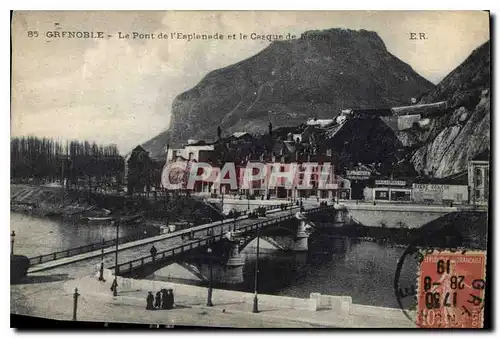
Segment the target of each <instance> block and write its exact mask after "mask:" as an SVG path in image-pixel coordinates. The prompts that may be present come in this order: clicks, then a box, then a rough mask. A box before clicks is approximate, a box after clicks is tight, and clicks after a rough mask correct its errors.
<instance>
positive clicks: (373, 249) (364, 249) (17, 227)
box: [11, 213, 417, 308]
mask: <svg viewBox="0 0 500 338" xmlns="http://www.w3.org/2000/svg"><path fill="white" fill-rule="evenodd" d="M11 230H14V231H15V232H16V237H15V244H14V245H15V246H14V248H15V253H16V254H21V255H26V256H28V257H33V256H37V255H40V254H48V253H51V252H54V251H58V250H64V249H69V248H73V247H77V246H82V245H86V244H91V243H96V242H99V241H100V240H101V239H102V238H104V239H106V240H108V239H113V238H115V236H116V228H115V227H113V226H110V225H92V226H88V225H75V224H73V223H62V222H58V221H54V220H50V219H41V218H35V217H31V216H27V215H23V214H17V213H11ZM138 231H154V229H153V228H152V227H148V226H144V225H143V226H139V227H137V226H132V227H131V226H129V227H126V226H125V227H123V228H121V229H120V237H123V236H127V235H132V234H134V233H137V232H138ZM318 243H320V244H318ZM318 243H316V242H315V241H313V242H312V243H310V245H309V252H308V253H294V252H283V251H276V250H270V249H261V251H260V254H259V292H260V293H267V294H277V295H283V296H292V297H301V298H308V297H309V294H310V293H312V292H319V293H322V294H329V295H346V296H351V297H352V300H353V303H357V304H365V305H373V306H384V307H393V308H397V307H398V303H397V301H396V297H395V293H394V289H393V284H394V274H395V271H396V266H397V263H398V260H399V258H400V257H401V255H402V254H403V251H404V248H400V247H389V246H384V245H380V244H377V243H373V242H363V241H355V240H349V239H344V240H342V241H340V242H339V240H338V239H333V238H327V239H324V238H323V239H321V241H318ZM243 256H244V259H245V267H244V280H245V281H244V283H242V284H241V285H237V286H229V285H224V286H216V287H224V288H228V289H229V288H230V289H233V290H242V291H248V292H253V290H254V273H255V257H256V254H255V248H254V247H252V246H248V247H247V248H246V249H245V250H244V251H243ZM416 271H417V269H416V262H410V263H409V264H406V263H405V265H404V267H403V270H402V272H401V279H400V281H401V283H402V284H405V285H412V284H415V281H416V278H417V276H416Z"/></svg>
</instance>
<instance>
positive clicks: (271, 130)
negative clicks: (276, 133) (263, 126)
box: [268, 121, 273, 137]
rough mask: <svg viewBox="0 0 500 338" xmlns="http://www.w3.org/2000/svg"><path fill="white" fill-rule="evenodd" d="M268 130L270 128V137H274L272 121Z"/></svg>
mask: <svg viewBox="0 0 500 338" xmlns="http://www.w3.org/2000/svg"><path fill="white" fill-rule="evenodd" d="M268 128H269V136H271V137H272V136H273V125H272V123H271V121H269V125H268Z"/></svg>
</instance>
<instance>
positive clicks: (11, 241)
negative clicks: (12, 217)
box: [10, 230, 16, 255]
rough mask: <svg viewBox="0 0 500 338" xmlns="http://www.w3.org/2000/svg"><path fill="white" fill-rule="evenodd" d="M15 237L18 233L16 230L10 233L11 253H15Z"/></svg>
mask: <svg viewBox="0 0 500 338" xmlns="http://www.w3.org/2000/svg"><path fill="white" fill-rule="evenodd" d="M14 237H16V233H15V232H14V230H12V232H11V233H10V254H11V255H14Z"/></svg>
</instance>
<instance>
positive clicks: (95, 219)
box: [83, 217, 114, 224]
mask: <svg viewBox="0 0 500 338" xmlns="http://www.w3.org/2000/svg"><path fill="white" fill-rule="evenodd" d="M113 219H114V218H113V217H84V218H83V220H85V221H87V222H89V223H92V224H100V223H106V222H111V221H112V220H113Z"/></svg>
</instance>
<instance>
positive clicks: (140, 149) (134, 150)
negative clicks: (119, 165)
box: [132, 145, 147, 153]
mask: <svg viewBox="0 0 500 338" xmlns="http://www.w3.org/2000/svg"><path fill="white" fill-rule="evenodd" d="M132 152H144V153H147V151H146V150H144V148H143V147H141V146H140V145H138V146H137V147H135V148H134V149H133V150H132Z"/></svg>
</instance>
